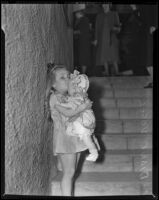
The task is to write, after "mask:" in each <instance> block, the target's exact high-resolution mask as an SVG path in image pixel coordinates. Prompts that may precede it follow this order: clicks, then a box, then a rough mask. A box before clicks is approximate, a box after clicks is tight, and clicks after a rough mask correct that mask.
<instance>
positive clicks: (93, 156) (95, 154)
mask: <svg viewBox="0 0 159 200" xmlns="http://www.w3.org/2000/svg"><path fill="white" fill-rule="evenodd" d="M97 158H98V152H97V150H96V151H94V152H92V153H90V154H89V155H88V156H87V157H86V160H87V161H92V162H95V161H96V160H97Z"/></svg>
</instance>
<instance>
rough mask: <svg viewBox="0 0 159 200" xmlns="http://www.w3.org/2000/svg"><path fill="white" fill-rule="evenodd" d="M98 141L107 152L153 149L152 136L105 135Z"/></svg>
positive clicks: (98, 137)
mask: <svg viewBox="0 0 159 200" xmlns="http://www.w3.org/2000/svg"><path fill="white" fill-rule="evenodd" d="M97 139H98V141H99V143H100V144H101V148H103V149H106V150H126V149H128V150H135V149H152V135H150V134H132V135H131V134H103V135H101V136H97Z"/></svg>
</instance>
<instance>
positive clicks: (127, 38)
mask: <svg viewBox="0 0 159 200" xmlns="http://www.w3.org/2000/svg"><path fill="white" fill-rule="evenodd" d="M120 40H121V56H122V62H123V63H124V64H125V65H126V67H127V69H133V70H135V69H136V68H138V67H141V66H146V61H145V60H146V59H145V55H146V49H145V47H144V43H145V41H146V34H145V28H144V24H143V22H142V19H141V17H140V14H139V12H138V10H137V11H133V12H131V13H130V14H129V15H128V17H127V20H126V21H125V23H124V24H123V26H122V31H121V34H120Z"/></svg>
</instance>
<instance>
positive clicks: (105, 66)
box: [104, 62, 109, 76]
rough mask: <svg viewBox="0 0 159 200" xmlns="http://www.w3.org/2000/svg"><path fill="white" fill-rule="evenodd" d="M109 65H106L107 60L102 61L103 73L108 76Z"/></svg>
mask: <svg viewBox="0 0 159 200" xmlns="http://www.w3.org/2000/svg"><path fill="white" fill-rule="evenodd" d="M108 67H109V65H108V62H105V63H104V69H105V75H107V76H109V68H108Z"/></svg>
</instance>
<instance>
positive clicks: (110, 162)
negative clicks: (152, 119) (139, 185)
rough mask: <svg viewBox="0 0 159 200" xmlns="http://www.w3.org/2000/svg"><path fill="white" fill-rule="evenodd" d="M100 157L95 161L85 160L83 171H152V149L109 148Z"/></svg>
mask: <svg viewBox="0 0 159 200" xmlns="http://www.w3.org/2000/svg"><path fill="white" fill-rule="evenodd" d="M100 159H101V161H100ZM100 159H99V161H97V162H95V163H92V162H89V161H86V160H85V161H84V163H83V166H82V172H91V171H92V172H141V171H142V170H144V171H145V172H148V171H152V153H151V150H148V151H147V150H132V151H130V150H112V151H108V150H107V151H106V153H105V154H104V155H103V157H102V156H101V158H100Z"/></svg>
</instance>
